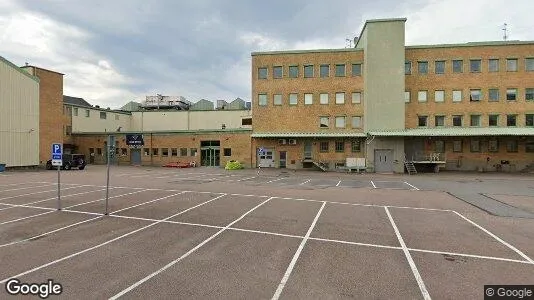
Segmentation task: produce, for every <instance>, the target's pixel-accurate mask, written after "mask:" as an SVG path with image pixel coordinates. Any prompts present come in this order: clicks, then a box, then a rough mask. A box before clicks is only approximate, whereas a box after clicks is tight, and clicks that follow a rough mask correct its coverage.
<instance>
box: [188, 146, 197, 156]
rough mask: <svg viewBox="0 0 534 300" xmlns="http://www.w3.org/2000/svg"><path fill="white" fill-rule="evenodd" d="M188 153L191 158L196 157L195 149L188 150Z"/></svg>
mask: <svg viewBox="0 0 534 300" xmlns="http://www.w3.org/2000/svg"><path fill="white" fill-rule="evenodd" d="M189 153H190V154H191V156H197V148H190V149H189Z"/></svg>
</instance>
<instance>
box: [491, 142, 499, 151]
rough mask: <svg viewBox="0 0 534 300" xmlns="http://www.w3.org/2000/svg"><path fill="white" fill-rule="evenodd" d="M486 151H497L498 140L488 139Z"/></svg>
mask: <svg viewBox="0 0 534 300" xmlns="http://www.w3.org/2000/svg"><path fill="white" fill-rule="evenodd" d="M488 152H499V141H497V140H489V141H488Z"/></svg>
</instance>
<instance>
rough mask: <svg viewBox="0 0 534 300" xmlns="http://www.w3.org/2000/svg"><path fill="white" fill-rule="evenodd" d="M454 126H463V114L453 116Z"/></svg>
mask: <svg viewBox="0 0 534 300" xmlns="http://www.w3.org/2000/svg"><path fill="white" fill-rule="evenodd" d="M452 126H462V116H458V115H456V116H452Z"/></svg>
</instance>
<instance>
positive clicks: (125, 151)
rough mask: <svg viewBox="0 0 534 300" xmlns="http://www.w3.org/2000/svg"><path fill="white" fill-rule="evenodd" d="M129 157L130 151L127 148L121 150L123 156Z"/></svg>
mask: <svg viewBox="0 0 534 300" xmlns="http://www.w3.org/2000/svg"><path fill="white" fill-rule="evenodd" d="M127 155H128V149H127V148H121V156H127Z"/></svg>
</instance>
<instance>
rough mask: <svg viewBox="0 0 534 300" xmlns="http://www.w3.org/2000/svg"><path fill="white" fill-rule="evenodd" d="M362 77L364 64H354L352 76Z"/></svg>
mask: <svg viewBox="0 0 534 300" xmlns="http://www.w3.org/2000/svg"><path fill="white" fill-rule="evenodd" d="M361 75H362V64H352V76H361Z"/></svg>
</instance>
